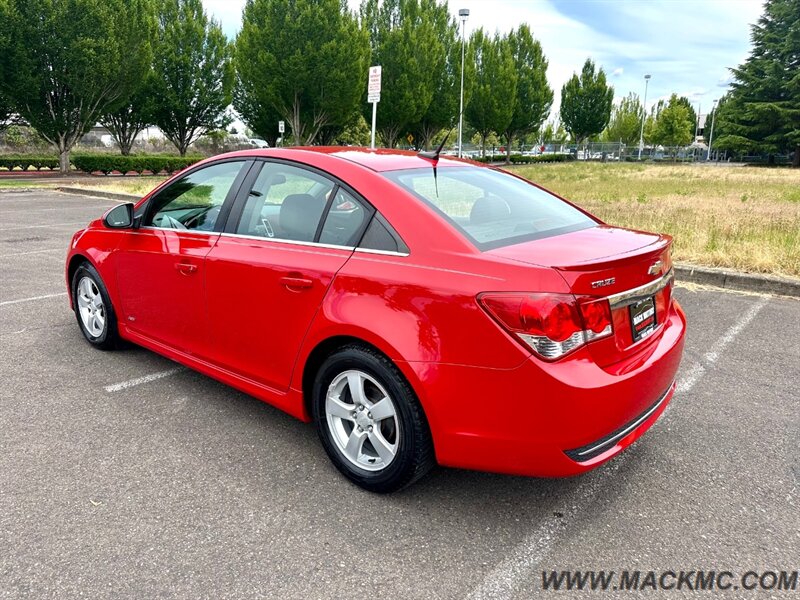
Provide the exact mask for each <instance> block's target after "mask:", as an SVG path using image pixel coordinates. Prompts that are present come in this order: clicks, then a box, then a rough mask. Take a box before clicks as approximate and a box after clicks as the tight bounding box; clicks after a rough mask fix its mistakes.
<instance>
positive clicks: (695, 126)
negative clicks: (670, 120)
mask: <svg viewBox="0 0 800 600" xmlns="http://www.w3.org/2000/svg"><path fill="white" fill-rule="evenodd" d="M702 109H703V105H702V104H700V103H699V102H698V103H697V118H696V119H695V120H694V141H695V142H696V141H697V132H698V131H699V129H700V111H701V110H702Z"/></svg>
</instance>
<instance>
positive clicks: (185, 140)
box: [150, 0, 234, 156]
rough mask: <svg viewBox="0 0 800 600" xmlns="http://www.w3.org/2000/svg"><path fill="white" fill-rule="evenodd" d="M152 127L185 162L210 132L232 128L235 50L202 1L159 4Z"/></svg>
mask: <svg viewBox="0 0 800 600" xmlns="http://www.w3.org/2000/svg"><path fill="white" fill-rule="evenodd" d="M159 1H160V5H159V11H158V30H157V35H156V42H155V45H154V60H153V79H152V81H153V84H152V86H151V87H150V90H151V91H150V94H151V100H152V106H153V110H152V121H153V124H154V125H158V127H159V128H160V129H161V131H163V132H164V135H165V136H166V137H167V139H168V140H169V141H170V142H172V143H173V144H174V145H175V147H176V148H177V149H178V152H180V154H181V156H184V155H185V154H186V150H187V148H188V147H189V146H190V145H191V144H192V143H193V142H194V141H195V140H197V138H199V137H200V136H201V135H203V134H204V133H205V132H206V131H212V130H215V129H222V128H225V127H227V125H228V123H229V117H228V116H227V108H228V105H229V104H230V103H231V99H232V88H233V78H234V70H233V61H232V56H233V47H232V45H231V44H230V43H229V42H228V40H227V38H226V37H225V34H224V33H222V28H221V27H220V25H219V23H217V22H216V21H215V20H213V19H209V18H208V16H207V15H206V13H205V11H204V10H203V3H202V1H201V0H159Z"/></svg>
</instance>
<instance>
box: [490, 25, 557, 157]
mask: <svg viewBox="0 0 800 600" xmlns="http://www.w3.org/2000/svg"><path fill="white" fill-rule="evenodd" d="M506 43H507V44H508V45H509V48H510V49H511V55H512V56H513V57H514V68H515V70H516V73H517V93H516V95H515V98H514V111H513V113H512V114H511V121H509V123H508V125H507V126H506V127H505V129H504V130H503V131H502V133H503V136H504V138H505V143H506V162H510V157H511V145H512V144H513V142H514V140H515V139H516V138H518V137H524V136H526V135H527V134H529V133H531V132H534V131H537V130H538V129H539V128H540V127H541V126H542V123H544V120H545V119H546V118H547V115H549V114H550V107H551V106H552V105H553V90H552V88H551V87H550V86H549V85H548V83H547V59H546V58H545V56H544V52H542V45H541V44H540V43H539V41H538V40H535V39H534V38H533V35H532V34H531V30H530V28H529V27H528V25H526V24H522V25H520V26H519V28H518V29H517V30H516V31H512V32H511V33H509V34H508V37H507V38H506Z"/></svg>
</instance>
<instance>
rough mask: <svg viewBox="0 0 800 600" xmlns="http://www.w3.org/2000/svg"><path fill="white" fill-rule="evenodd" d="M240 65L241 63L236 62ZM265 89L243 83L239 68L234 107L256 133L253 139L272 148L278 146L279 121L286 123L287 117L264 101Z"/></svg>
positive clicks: (249, 83) (269, 102)
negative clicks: (257, 139)
mask: <svg viewBox="0 0 800 600" xmlns="http://www.w3.org/2000/svg"><path fill="white" fill-rule="evenodd" d="M235 62H236V64H237V65H238V64H239V61H238V60H237V61H235ZM263 92H264V88H263V87H262V86H259V85H256V84H254V83H253V82H251V81H249V80H248V81H243V80H242V77H241V71H240V70H239V69H238V67H237V73H236V84H235V86H234V88H233V106H234V107H235V108H236V112H237V113H239V115H240V116H241V118H242V120H243V121H244V122H245V123H246V124H247V126H248V128H250V130H251V131H252V132H253V133H254V136H253V137H257V138H260V139H262V140H264V141H266V142H267V143H269V145H270V146H272V147H275V146H277V145H278V137H280V135H281V134H280V133H278V121H285V120H286V119H285V117H284V116H283V115H281V113H279V112H278V110H277V109H276V108H274V106H273V104H272V102H271V101H270V100H265V99H264V97H263V96H264V93H263Z"/></svg>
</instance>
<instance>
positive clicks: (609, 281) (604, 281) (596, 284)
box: [592, 277, 617, 288]
mask: <svg viewBox="0 0 800 600" xmlns="http://www.w3.org/2000/svg"><path fill="white" fill-rule="evenodd" d="M616 280H617V279H616V277H609V278H608V279H601V280H600V281H593V282H592V287H593V288H599V287H604V286H607V285H611V284H613V283H614V282H615V281H616Z"/></svg>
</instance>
